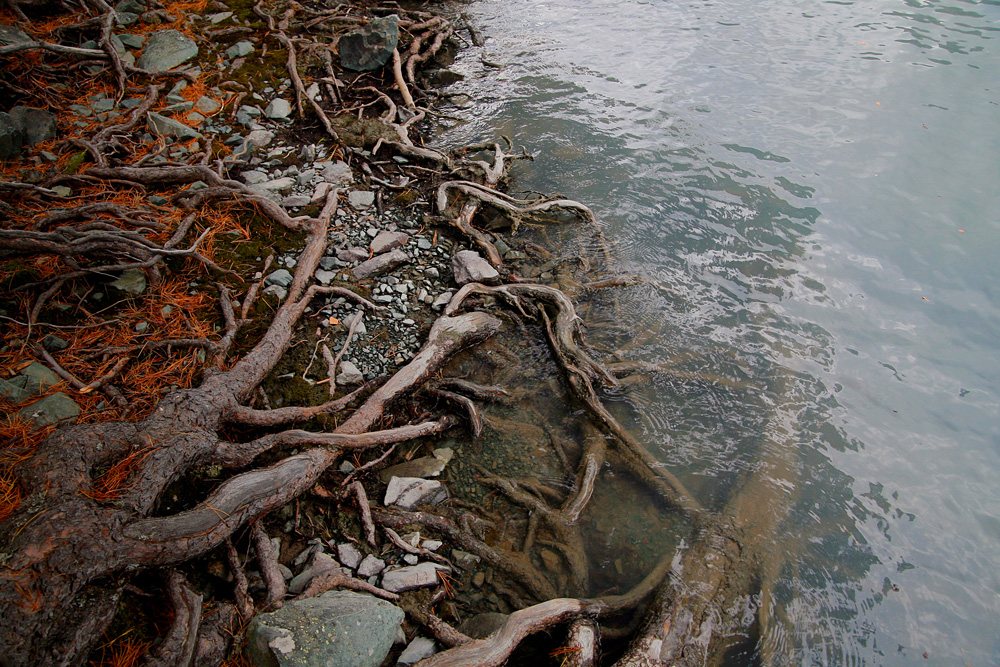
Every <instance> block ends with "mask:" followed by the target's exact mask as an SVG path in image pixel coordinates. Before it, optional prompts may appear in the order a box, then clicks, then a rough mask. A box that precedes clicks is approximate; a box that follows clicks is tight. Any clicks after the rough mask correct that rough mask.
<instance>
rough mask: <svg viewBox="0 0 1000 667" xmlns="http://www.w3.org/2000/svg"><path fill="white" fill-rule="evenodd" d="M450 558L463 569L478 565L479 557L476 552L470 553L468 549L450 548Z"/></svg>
mask: <svg viewBox="0 0 1000 667" xmlns="http://www.w3.org/2000/svg"><path fill="white" fill-rule="evenodd" d="M451 560H452V562H453V563H455V565H457V566H459V567H460V568H462V569H463V570H471V569H472V568H474V567H476V566H477V565H479V561H480V558H479V556H477V555H476V554H470V553H469V552H468V551H460V550H458V549H452V550H451Z"/></svg>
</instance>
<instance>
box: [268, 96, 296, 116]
mask: <svg viewBox="0 0 1000 667" xmlns="http://www.w3.org/2000/svg"><path fill="white" fill-rule="evenodd" d="M264 115H265V116H267V117H268V118H270V119H272V120H284V119H285V118H288V117H289V116H291V115H292V105H291V104H289V103H288V100H283V99H281V98H280V97H278V98H275V99H273V100H271V103H270V104H268V105H267V108H266V109H264Z"/></svg>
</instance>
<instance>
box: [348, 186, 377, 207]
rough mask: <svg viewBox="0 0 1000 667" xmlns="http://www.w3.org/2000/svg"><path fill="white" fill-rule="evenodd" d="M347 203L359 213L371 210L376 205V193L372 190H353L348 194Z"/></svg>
mask: <svg viewBox="0 0 1000 667" xmlns="http://www.w3.org/2000/svg"><path fill="white" fill-rule="evenodd" d="M347 203H348V204H350V205H351V208H354V209H355V210H359V211H360V210H363V209H366V208H370V207H371V205H372V204H374V203H375V193H374V192H371V191H370V190H351V191H350V192H349V193H347Z"/></svg>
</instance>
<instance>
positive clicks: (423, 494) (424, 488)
mask: <svg viewBox="0 0 1000 667" xmlns="http://www.w3.org/2000/svg"><path fill="white" fill-rule="evenodd" d="M447 498H448V489H447V487H445V485H444V484H442V483H441V482H438V481H437V480H432V479H421V478H420V477H393V478H392V479H390V480H389V484H388V485H387V486H386V488H385V499H384V501H383V502H384V503H385V505H386V506H389V505H396V506H398V507H402V508H404V509H413V508H414V507H417V506H419V505H436V504H438V503H440V502H441V501H443V500H446V499H447Z"/></svg>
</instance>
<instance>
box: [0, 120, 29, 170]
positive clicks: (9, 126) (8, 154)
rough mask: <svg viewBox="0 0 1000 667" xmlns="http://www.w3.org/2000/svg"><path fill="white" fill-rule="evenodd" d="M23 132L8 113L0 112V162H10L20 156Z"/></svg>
mask: <svg viewBox="0 0 1000 667" xmlns="http://www.w3.org/2000/svg"><path fill="white" fill-rule="evenodd" d="M23 145H24V130H23V129H22V128H21V125H20V124H19V123H17V121H15V120H14V119H13V118H11V115H10V114H9V113H4V112H3V111H0V160H10V159H11V158H15V157H17V156H18V155H20V154H21V147H22V146H23Z"/></svg>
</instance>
